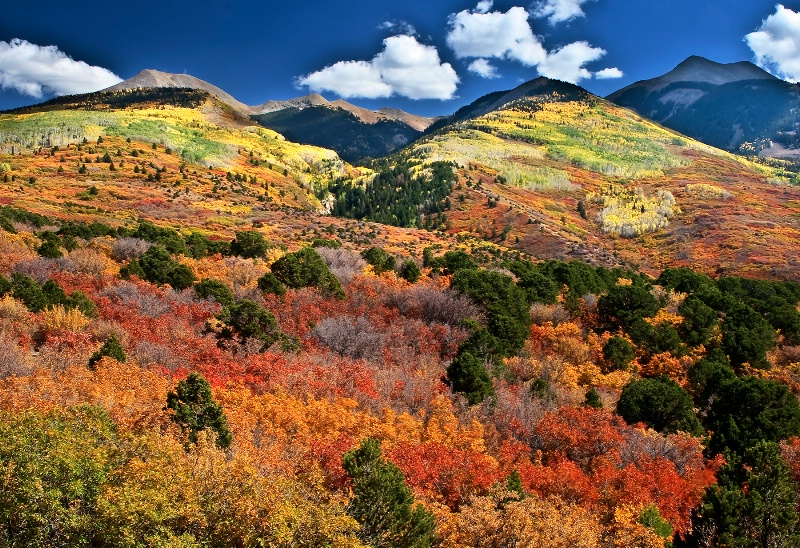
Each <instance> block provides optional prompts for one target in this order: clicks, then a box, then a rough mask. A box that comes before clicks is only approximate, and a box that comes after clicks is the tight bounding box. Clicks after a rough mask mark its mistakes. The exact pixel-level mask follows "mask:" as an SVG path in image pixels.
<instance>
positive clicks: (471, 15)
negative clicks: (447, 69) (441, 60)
mask: <svg viewBox="0 0 800 548" xmlns="http://www.w3.org/2000/svg"><path fill="white" fill-rule="evenodd" d="M482 4H483V3H482ZM479 6H480V7H482V8H485V7H486V6H485V5H484V6H481V5H480V4H479ZM448 23H449V26H450V30H449V32H448V33H447V45H448V46H450V49H452V50H453V53H455V54H456V57H459V58H464V57H482V58H487V57H497V58H500V59H503V58H505V59H513V60H515V61H519V62H520V63H522V64H523V65H527V66H534V65H538V64H539V63H541V62H543V61H544V60H545V59H546V58H547V52H546V51H545V49H544V46H542V43H541V42H540V41H539V39H538V38H537V37H536V36H534V34H533V30H532V29H531V26H530V24H529V23H528V12H527V11H526V10H525V8H521V7H519V6H515V7H512V8H511V9H509V10H508V11H507V12H505V13H502V12H499V11H493V12H486V13H484V12H482V11H479V10H475V11H469V10H464V11H461V12H459V13H454V14H452V15H450V18H449V20H448Z"/></svg>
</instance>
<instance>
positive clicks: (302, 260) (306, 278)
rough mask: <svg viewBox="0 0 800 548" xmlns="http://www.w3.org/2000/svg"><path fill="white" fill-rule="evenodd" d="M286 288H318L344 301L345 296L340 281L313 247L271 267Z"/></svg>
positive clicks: (279, 260) (302, 250)
mask: <svg viewBox="0 0 800 548" xmlns="http://www.w3.org/2000/svg"><path fill="white" fill-rule="evenodd" d="M270 269H271V270H272V273H273V274H275V276H277V278H278V280H280V281H281V283H283V284H284V285H285V286H286V287H291V288H293V289H299V288H301V287H317V288H319V289H320V290H321V291H323V292H325V293H327V294H328V295H331V296H334V297H336V298H339V299H344V298H345V294H344V291H343V290H342V286H341V284H339V280H337V279H336V276H334V275H333V273H332V272H331V271H330V270H329V269H328V265H327V264H325V260H324V259H323V258H322V257H321V256H320V254H319V253H317V252H316V251H315V250H314V248H313V247H304V248H303V249H301V250H299V251H295V252H294V253H287V254H286V255H284V256H283V257H281V258H280V259H278V260H277V261H275V262H274V263H272V266H271V267H270Z"/></svg>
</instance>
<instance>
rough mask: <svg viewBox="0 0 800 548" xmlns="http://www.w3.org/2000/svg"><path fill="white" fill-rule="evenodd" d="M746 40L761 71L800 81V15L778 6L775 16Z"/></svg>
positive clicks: (762, 24)
mask: <svg viewBox="0 0 800 548" xmlns="http://www.w3.org/2000/svg"><path fill="white" fill-rule="evenodd" d="M744 39H745V42H747V45H748V46H750V49H751V50H753V53H755V55H756V63H758V65H759V66H760V67H762V68H764V69H766V70H769V71H770V72H772V73H773V74H775V75H777V76H780V77H781V78H786V79H787V80H791V81H793V82H797V81H798V80H800V13H797V12H794V11H792V10H790V9H788V8H785V7H783V6H782V5H781V4H778V5H777V6H775V13H773V14H772V15H770V16H769V17H767V18H766V19H765V20H764V21H762V23H761V26H760V27H759V28H758V30H756V31H755V32H751V33H750V34H748V35H747V36H745V38H744Z"/></svg>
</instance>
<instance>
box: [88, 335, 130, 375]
mask: <svg viewBox="0 0 800 548" xmlns="http://www.w3.org/2000/svg"><path fill="white" fill-rule="evenodd" d="M104 356H108V357H109V358H114V359H115V360H117V361H118V362H121V363H125V360H126V359H127V357H126V356H125V349H124V348H122V345H121V344H120V343H119V341H118V340H117V338H116V337H115V336H114V335H111V336H110V337H109V338H108V339H107V340H106V342H104V343H103V346H101V347H100V348H99V349H98V350H97V352H95V353H94V354H92V357H91V358H89V364H88V365H89V369H92V370H93V369H94V368H95V366H96V365H97V362H99V361H100V360H102V359H103V357H104Z"/></svg>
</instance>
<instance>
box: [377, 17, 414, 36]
mask: <svg viewBox="0 0 800 548" xmlns="http://www.w3.org/2000/svg"><path fill="white" fill-rule="evenodd" d="M378 28H379V29H381V30H391V31H393V32H397V33H399V34H407V35H408V36H417V29H415V28H414V25H412V24H411V23H409V22H408V21H403V20H397V21H384V22H383V23H381V24H380V25H378Z"/></svg>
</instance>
